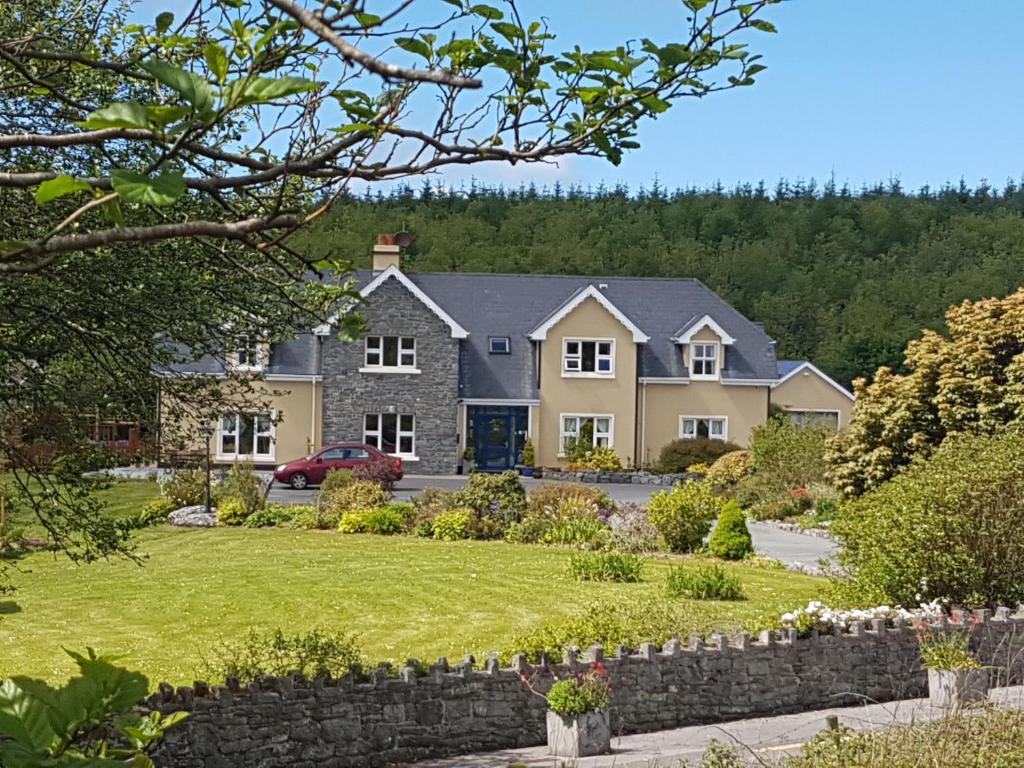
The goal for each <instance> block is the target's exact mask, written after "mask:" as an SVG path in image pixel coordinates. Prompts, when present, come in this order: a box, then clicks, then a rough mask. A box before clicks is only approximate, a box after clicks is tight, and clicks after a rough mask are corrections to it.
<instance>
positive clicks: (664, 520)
mask: <svg viewBox="0 0 1024 768" xmlns="http://www.w3.org/2000/svg"><path fill="white" fill-rule="evenodd" d="M723 504H724V502H723V501H722V499H720V498H718V497H717V496H715V495H714V493H712V491H711V485H710V484H709V483H705V482H702V481H699V480H688V481H686V482H685V483H677V484H676V485H675V487H673V488H672V490H670V491H660V492H658V493H656V494H654V495H653V496H652V497H651V500H650V502H648V504H647V515H648V517H649V518H650V520H651V523H652V524H653V525H654V527H655V528H657V529H658V532H659V533H660V534H661V536H662V538H663V539H664V540H665V544H666V546H667V547H668V548H669V550H670V551H672V552H693V551H694V550H695V549H698V548H699V547H700V546H701V543H702V542H703V541H704V537H705V536H707V535H708V531H710V530H711V521H712V520H714V519H715V517H716V516H717V515H718V513H719V512H720V511H721V509H722V505H723Z"/></svg>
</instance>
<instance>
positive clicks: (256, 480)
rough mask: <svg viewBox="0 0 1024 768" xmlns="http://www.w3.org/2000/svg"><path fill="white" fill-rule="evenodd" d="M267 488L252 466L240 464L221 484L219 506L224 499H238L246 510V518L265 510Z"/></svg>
mask: <svg viewBox="0 0 1024 768" xmlns="http://www.w3.org/2000/svg"><path fill="white" fill-rule="evenodd" d="M266 489H267V486H266V484H265V483H264V481H263V480H262V478H260V476H259V475H257V474H256V470H255V469H253V466H252V464H248V463H246V462H240V463H238V464H235V465H233V466H232V467H231V471H230V472H228V476H227V477H226V478H225V479H224V482H223V483H222V484H221V487H220V491H219V493H218V494H217V496H218V504H219V503H220V502H221V500H222V499H224V498H233V499H238V500H239V501H240V502H241V503H242V507H244V509H245V514H246V517H248V516H249V515H251V514H252V513H253V512H256V511H257V510H260V509H263V507H264V506H266V503H267V496H266Z"/></svg>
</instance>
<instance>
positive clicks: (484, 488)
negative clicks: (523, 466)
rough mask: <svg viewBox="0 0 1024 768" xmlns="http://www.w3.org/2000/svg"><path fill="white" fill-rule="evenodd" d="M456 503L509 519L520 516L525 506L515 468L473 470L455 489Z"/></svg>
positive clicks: (475, 510) (524, 491) (523, 490)
mask: <svg viewBox="0 0 1024 768" xmlns="http://www.w3.org/2000/svg"><path fill="white" fill-rule="evenodd" d="M456 504H457V506H459V507H463V508H466V509H471V510H473V511H474V512H476V513H477V514H478V515H481V516H491V517H497V518H500V519H501V520H503V521H505V522H508V523H510V522H514V521H516V520H519V519H520V518H521V517H522V514H523V510H524V509H526V490H525V489H524V488H523V484H522V483H521V482H519V475H518V474H516V473H515V472H500V473H497V474H493V473H490V472H474V473H473V474H471V475H470V476H469V480H468V481H467V482H466V485H465V486H464V487H463V488H462V489H461V490H459V491H458V492H457V493H456Z"/></svg>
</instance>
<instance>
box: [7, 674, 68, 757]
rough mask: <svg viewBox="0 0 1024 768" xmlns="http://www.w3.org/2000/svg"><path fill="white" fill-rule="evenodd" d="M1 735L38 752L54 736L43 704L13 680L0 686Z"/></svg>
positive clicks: (50, 742)
mask: <svg viewBox="0 0 1024 768" xmlns="http://www.w3.org/2000/svg"><path fill="white" fill-rule="evenodd" d="M0 736H2V737H4V738H5V739H11V740H13V741H16V742H17V743H18V744H20V745H21V746H23V747H26V748H28V749H30V750H35V751H38V752H42V751H43V750H45V749H47V748H48V747H49V746H50V745H51V744H52V743H53V740H54V738H55V737H56V734H55V733H54V730H53V728H52V727H51V726H50V718H49V708H48V707H47V706H46V704H44V703H43V702H41V701H40V700H39V699H37V698H35V697H34V696H32V695H31V694H29V693H28V692H27V691H25V690H23V689H22V688H21V687H20V686H19V685H17V684H16V683H15V682H14V681H13V680H8V681H7V682H6V683H4V684H3V685H2V686H0Z"/></svg>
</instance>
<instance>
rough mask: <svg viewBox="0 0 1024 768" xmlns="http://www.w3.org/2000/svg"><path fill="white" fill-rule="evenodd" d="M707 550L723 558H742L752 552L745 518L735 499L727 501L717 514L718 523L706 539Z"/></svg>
mask: <svg viewBox="0 0 1024 768" xmlns="http://www.w3.org/2000/svg"><path fill="white" fill-rule="evenodd" d="M708 552H710V553H711V554H712V555H714V556H715V557H720V558H722V559H723V560H742V559H743V558H745V557H746V556H747V555H750V554H752V553H753V552H754V544H753V542H752V541H751V539H750V531H749V530H747V518H746V517H745V516H744V514H743V510H742V509H740V506H739V504H737V503H736V502H735V501H730V502H728V503H727V504H726V505H725V506H724V507H723V508H722V511H721V513H720V514H719V515H718V523H717V524H716V525H715V530H713V531H712V532H711V539H710V540H709V541H708Z"/></svg>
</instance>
